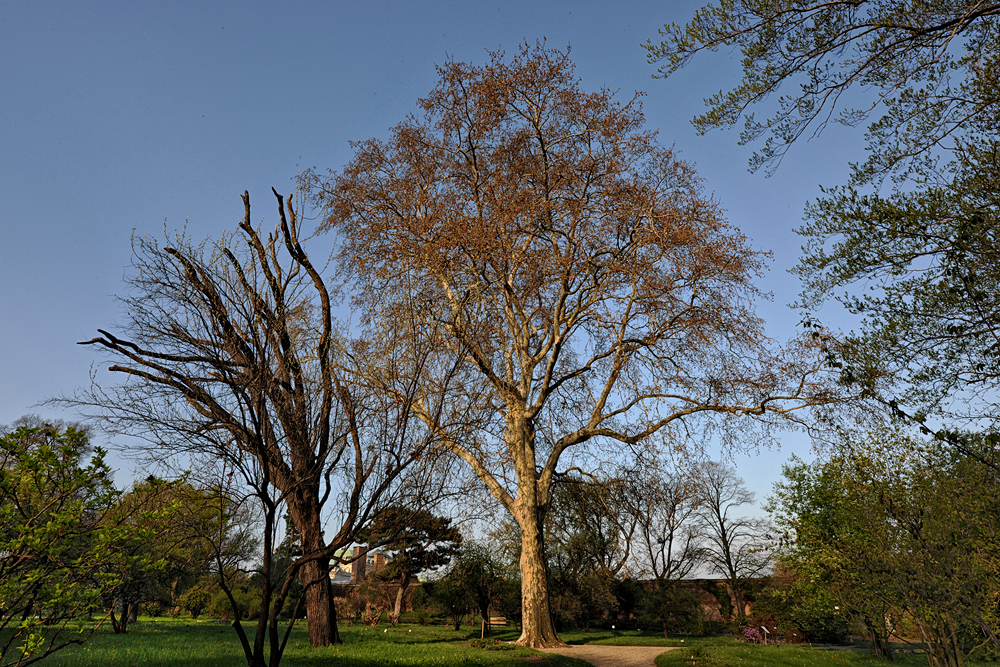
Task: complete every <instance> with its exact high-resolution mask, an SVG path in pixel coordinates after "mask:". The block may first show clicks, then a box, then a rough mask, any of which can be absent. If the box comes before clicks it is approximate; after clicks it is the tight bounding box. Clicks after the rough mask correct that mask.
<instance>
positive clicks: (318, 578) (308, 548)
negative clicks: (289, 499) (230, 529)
mask: <svg viewBox="0 0 1000 667" xmlns="http://www.w3.org/2000/svg"><path fill="white" fill-rule="evenodd" d="M318 508H319V503H318V502H315V503H313V504H310V503H308V502H303V507H301V508H295V507H294V506H289V510H290V513H291V514H292V520H293V521H294V522H295V524H296V525H295V528H296V530H298V531H299V538H300V539H301V540H302V553H303V555H308V554H310V553H314V552H315V551H318V550H320V549H322V548H323V547H324V544H323V529H322V525H321V523H320V516H319V511H318ZM296 509H298V510H299V511H295V510H296ZM299 581H301V582H302V588H303V593H302V594H303V596H304V597H305V608H306V619H307V625H308V627H309V645H310V646H330V645H331V644H340V643H341V640H340V633H339V632H338V630H337V610H336V607H335V606H334V602H333V591H332V590H331V588H330V561H329V560H328V559H325V558H321V559H319V560H313V561H309V562H307V563H305V564H304V565H303V566H302V567H301V568H300V569H299Z"/></svg>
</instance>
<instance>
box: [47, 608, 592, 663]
mask: <svg viewBox="0 0 1000 667" xmlns="http://www.w3.org/2000/svg"><path fill="white" fill-rule="evenodd" d="M340 630H341V635H342V637H343V639H344V644H343V645H342V646H332V647H328V648H319V649H314V648H311V647H310V646H309V644H308V640H307V638H306V634H305V625H304V624H302V625H301V626H296V629H295V631H294V632H293V635H292V639H290V640H289V642H288V649H287V650H286V651H285V657H284V659H283V660H282V662H281V664H282V666H283V667H370V666H373V665H399V666H400V667H403V666H405V667H432V666H436V667H440V666H442V665H462V666H464V667H515V666H516V667H521V666H523V665H524V664H525V658H528V657H531V656H538V655H539V653H538V652H537V651H532V650H530V649H524V648H520V647H508V646H506V645H505V646H503V647H502V648H503V650H488V649H482V648H475V647H473V646H472V645H471V644H470V642H471V641H472V640H473V639H474V638H476V637H478V632H472V631H470V630H466V629H463V630H461V631H459V632H456V631H455V630H453V629H451V628H450V627H445V626H441V625H437V626H425V625H415V624H414V625H408V624H401V625H399V626H397V627H395V628H390V627H388V626H387V625H381V626H379V627H378V628H375V629H372V628H367V627H359V626H353V627H350V626H344V625H341V628H340ZM494 636H495V637H497V638H500V639H504V640H511V639H516V638H517V632H516V631H514V630H507V631H505V632H501V633H497V634H495V635H494ZM546 660H547V661H548V662H546V663H545V664H546V665H547V666H548V667H585V666H586V665H587V663H584V662H581V661H579V660H573V659H570V658H562V657H560V656H546ZM39 664H41V665H44V666H45V667H134V666H139V667H238V666H240V665H244V664H246V663H245V660H244V658H243V652H242V650H241V649H240V646H239V641H238V640H237V638H236V633H235V632H234V631H233V629H232V628H231V627H230V626H229V625H228V624H226V623H219V622H215V621H211V620H205V621H192V620H180V619H177V620H174V619H164V618H158V619H140V622H139V623H136V624H134V625H130V626H129V632H128V634H127V635H119V636H115V635H114V634H113V633H112V632H111V631H110V629H107V630H105V629H102V630H100V631H98V633H97V634H95V635H94V637H92V638H91V640H90V641H88V642H87V643H86V644H84V645H83V646H82V647H76V646H73V647H69V648H66V649H64V650H62V651H59V652H58V653H56V654H54V655H52V656H50V657H49V658H48V659H47V660H45V661H43V662H41V663H39Z"/></svg>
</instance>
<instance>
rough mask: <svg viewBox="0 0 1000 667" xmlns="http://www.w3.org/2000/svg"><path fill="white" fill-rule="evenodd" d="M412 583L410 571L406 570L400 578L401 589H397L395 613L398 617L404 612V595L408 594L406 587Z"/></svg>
mask: <svg viewBox="0 0 1000 667" xmlns="http://www.w3.org/2000/svg"><path fill="white" fill-rule="evenodd" d="M409 585H410V573H409V572H404V573H403V576H401V577H400V578H399V589H397V590H396V605H395V607H393V612H392V613H393V614H395V616H396V618H399V617H400V615H402V613H403V596H404V595H405V594H406V588H407V587H408V586H409Z"/></svg>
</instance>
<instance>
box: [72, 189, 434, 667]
mask: <svg viewBox="0 0 1000 667" xmlns="http://www.w3.org/2000/svg"><path fill="white" fill-rule="evenodd" d="M274 194H275V197H277V202H278V214H279V223H278V225H277V226H276V228H275V230H274V231H273V232H272V233H270V234H268V235H267V236H266V237H265V236H262V235H261V233H260V231H259V230H258V229H255V228H254V227H253V226H252V225H251V223H250V198H249V195H248V194H246V193H244V195H243V202H244V209H245V213H244V217H243V221H242V222H241V223H240V233H239V234H236V235H234V236H227V237H224V238H223V239H222V240H220V241H219V242H217V243H215V244H214V245H212V246H210V247H209V248H207V249H206V248H205V247H203V245H195V244H193V243H191V242H190V241H189V240H188V239H186V238H184V237H183V236H178V237H177V238H176V239H174V241H175V242H174V244H173V245H171V246H160V245H158V244H157V243H156V242H154V241H152V240H150V239H147V238H141V239H138V240H137V241H136V244H135V259H134V265H135V272H134V274H133V276H132V277H131V280H130V286H131V292H130V294H129V295H128V296H126V297H124V299H123V303H124V305H125V310H126V312H127V317H128V321H127V324H126V325H125V327H124V333H123V334H121V337H119V336H118V335H115V334H112V333H110V332H108V331H103V330H100V333H101V335H100V336H99V337H97V338H94V339H93V340H90V341H87V342H86V343H84V344H86V345H97V346H100V347H103V348H104V349H105V350H106V351H107V352H108V354H109V356H110V357H111V358H112V359H113V360H114V364H113V365H111V366H110V368H109V370H110V371H112V372H115V373H121V374H123V375H124V376H126V378H127V381H126V382H124V383H122V384H120V385H117V386H113V387H108V386H104V387H101V386H98V385H97V384H96V383H95V384H94V385H93V387H92V388H91V390H90V392H89V393H87V394H84V395H81V396H78V397H77V399H76V401H75V402H76V403H77V405H82V406H84V407H90V408H92V410H91V411H92V412H95V413H96V416H98V417H100V418H101V419H102V420H103V422H104V424H105V425H106V426H107V427H108V428H109V429H111V430H113V431H118V432H123V433H128V434H129V435H132V436H137V437H140V438H142V439H144V441H145V442H144V444H142V445H141V446H140V449H141V450H142V451H143V453H144V454H145V455H147V456H149V457H151V458H152V459H154V460H156V461H158V462H160V463H168V464H169V463H178V464H179V465H181V466H184V465H190V463H188V462H187V458H188V457H208V458H209V459H214V460H216V461H219V462H221V463H222V464H223V465H225V466H227V467H228V469H229V473H230V474H236V475H237V479H239V477H240V476H241V475H242V477H243V478H244V482H245V484H246V485H247V496H252V497H254V498H256V499H257V500H258V501H259V502H260V503H262V505H263V507H264V515H265V518H266V517H268V516H270V520H271V521H272V522H273V520H274V516H271V515H270V514H269V513H273V511H274V509H275V507H277V506H278V505H281V504H284V505H286V506H287V512H288V514H289V515H290V517H291V519H292V521H293V523H294V525H295V528H296V529H297V531H298V533H299V535H300V537H301V541H302V549H303V556H302V558H301V559H300V562H299V563H298V564H297V565H296V569H297V570H298V575H299V577H300V579H301V581H302V584H303V586H304V587H305V594H304V597H305V607H306V613H307V615H308V623H309V639H310V643H311V644H312V645H314V646H318V645H326V644H331V643H338V642H339V641H340V640H339V636H338V633H337V625H336V611H335V607H334V604H333V598H332V595H331V590H330V584H329V560H330V558H331V557H332V556H333V555H334V553H335V552H336V551H337V550H338V549H341V548H343V547H346V546H348V545H349V544H350V543H351V542H352V541H353V540H354V537H355V535H356V533H357V531H358V530H359V529H360V528H361V527H363V526H364V525H365V523H367V522H368V521H369V520H370V519H371V518H373V517H374V516H375V515H377V513H378V512H379V511H380V510H381V508H383V507H385V506H387V505H388V504H390V503H392V502H394V501H399V500H400V498H399V492H400V480H401V479H402V478H403V476H404V474H406V473H407V472H408V471H409V470H411V469H412V468H414V467H415V466H416V465H417V464H418V463H419V464H420V465H424V464H426V463H427V462H428V461H429V458H427V457H423V455H424V453H425V450H426V448H427V446H428V445H429V444H430V443H431V441H432V439H433V434H432V433H431V432H430V431H429V430H428V429H426V428H425V427H423V426H422V423H421V422H419V421H416V420H414V419H413V418H412V415H411V411H410V407H409V403H410V401H409V400H408V396H409V395H410V394H411V393H412V387H410V388H408V387H406V386H403V385H400V384H399V383H394V382H395V381H394V379H395V378H400V377H402V378H408V379H410V380H411V381H415V380H416V379H419V378H421V377H422V372H423V371H422V364H423V363H424V361H425V358H426V357H421V356H420V353H419V348H418V347H416V346H413V345H411V346H408V347H406V349H405V352H396V351H394V349H393V348H392V347H389V346H384V347H383V348H382V352H383V354H382V355H380V356H374V355H371V354H357V353H356V350H352V349H351V344H350V343H349V342H347V341H346V340H344V339H343V337H342V336H338V334H337V332H336V330H335V328H334V327H335V323H334V320H333V313H332V306H331V297H330V293H329V290H328V288H327V285H326V283H325V282H324V278H323V276H322V274H321V272H320V271H319V269H317V268H316V267H315V266H314V265H313V264H312V262H311V261H310V260H309V257H308V255H307V253H306V251H305V250H304V248H303V246H302V244H301V242H300V236H299V234H300V222H299V220H298V218H297V217H296V213H295V210H294V209H293V208H292V205H291V201H290V200H289V202H288V204H287V206H286V205H285V204H284V201H283V198H282V197H281V196H280V195H278V193H277V192H275V193H274ZM435 361H436V362H438V363H440V361H441V360H440V357H437V358H435ZM351 363H358V364H361V366H362V368H361V369H360V370H359V369H354V371H356V372H351V371H349V370H346V369H345V366H347V365H349V364H351ZM362 375H363V376H366V377H379V378H382V381H383V382H384V383H386V384H387V385H389V386H392V388H393V393H392V394H391V395H387V394H385V393H380V392H377V391H372V390H371V387H369V386H365V385H363V384H360V383H358V382H356V381H355V380H356V378H358V377H360V376H362ZM414 386H415V385H414ZM421 389H422V390H423V393H422V395H421V398H422V400H423V402H422V404H421V409H422V411H423V412H422V414H425V415H426V414H436V412H437V409H438V408H437V407H436V406H435V404H434V403H433V396H432V395H431V394H430V393H428V392H427V386H426V383H424V384H423V385H421ZM422 459H423V460H422ZM327 526H332V527H333V529H332V530H329V531H325V530H324V528H325V527H327ZM272 529H273V523H272V525H271V526H268V527H267V529H266V530H265V541H266V540H267V539H268V534H269V532H271V530H272ZM266 552H267V548H265V553H266ZM272 613H276V611H274V610H272ZM262 629H263V628H260V630H262ZM263 636H264V633H263V632H258V634H257V638H256V640H255V641H256V642H257V643H258V644H260V642H262V641H263ZM244 645H245V648H246V647H247V643H246V640H245V638H244ZM259 648H260V647H259V646H258V647H257V648H255V649H254V651H253V654H254V655H255V656H260V655H262V653H261V651H260V650H258V649H259ZM248 650H249V649H248ZM279 657H280V656H279ZM248 659H250V654H249V653H248Z"/></svg>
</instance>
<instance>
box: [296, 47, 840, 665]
mask: <svg viewBox="0 0 1000 667" xmlns="http://www.w3.org/2000/svg"><path fill="white" fill-rule="evenodd" d="M439 74H440V78H439V82H438V84H437V86H436V87H435V88H434V89H433V90H432V91H431V93H430V94H429V95H428V96H427V97H426V98H424V99H422V100H420V101H419V106H420V109H421V111H422V115H420V116H411V117H409V118H407V119H405V120H404V121H403V122H402V123H400V124H399V125H398V126H397V127H395V128H394V129H393V130H392V131H391V133H390V135H389V136H388V138H387V139H386V140H384V141H381V140H376V139H372V140H368V141H363V142H360V143H358V144H356V145H355V154H354V157H353V159H352V160H351V162H350V163H349V164H348V165H347V166H346V167H344V168H343V169H342V170H341V171H338V172H333V173H330V174H329V175H322V174H313V176H312V183H311V187H312V191H313V194H314V196H315V199H316V201H317V202H318V203H319V204H321V205H322V206H323V207H324V210H325V216H326V221H325V225H326V227H327V228H328V229H329V230H331V231H333V232H335V233H336V235H337V238H338V239H339V242H340V250H339V259H340V263H341V266H342V267H343V268H344V269H345V270H346V271H349V272H350V276H351V278H352V280H353V281H354V282H353V286H354V290H355V291H354V295H355V306H356V307H357V308H358V309H359V310H361V311H363V312H364V313H365V322H366V323H367V325H368V327H369V335H368V338H369V339H372V340H383V339H385V338H387V336H386V335H385V334H382V333H379V332H380V331H381V330H383V329H384V328H393V327H396V326H397V325H396V324H395V323H396V322H398V321H400V320H403V321H406V322H414V323H418V324H417V325H416V326H415V331H417V332H419V334H420V335H421V336H423V337H424V338H425V339H427V340H433V341H435V344H437V345H439V346H440V349H441V350H442V351H443V352H446V353H448V354H457V355H459V356H460V357H461V359H462V360H463V362H464V369H463V372H464V374H465V375H464V380H463V384H462V387H461V392H454V393H453V396H452V398H451V400H450V401H449V406H450V410H451V412H449V413H448V414H444V413H439V414H437V415H435V414H432V413H431V412H430V411H426V410H423V404H422V403H420V402H419V401H417V402H415V403H414V409H415V410H416V411H417V412H418V413H419V414H421V417H422V419H423V420H424V422H425V423H426V424H427V425H428V426H429V427H430V429H431V430H432V431H433V432H434V433H435V434H436V435H437V437H438V438H439V439H440V441H441V442H442V443H443V444H444V445H445V446H446V447H447V448H448V449H449V450H450V451H451V452H453V453H454V455H455V456H457V457H459V458H460V459H462V460H463V461H464V462H465V463H466V464H467V465H468V466H469V467H470V468H471V470H472V471H473V472H474V473H475V474H476V476H478V478H479V480H481V482H482V483H483V484H484V485H485V486H486V487H487V488H488V489H489V491H490V492H491V493H492V494H493V495H494V496H495V497H496V499H497V500H498V501H499V502H500V504H502V505H503V507H504V508H506V510H507V511H508V512H510V514H511V516H513V518H514V519H515V520H516V522H517V525H518V526H519V528H520V533H521V540H522V548H521V556H520V558H521V561H520V566H521V580H522V589H523V596H522V598H523V619H524V626H523V633H522V635H521V638H520V640H519V641H520V643H522V644H525V645H529V646H535V647H541V646H553V645H557V644H560V643H561V642H560V640H559V638H558V636H557V635H556V632H555V629H554V627H553V625H552V620H551V615H550V610H549V596H548V590H547V586H546V572H545V568H546V566H545V545H544V539H543V535H544V530H543V527H544V521H545V515H546V511H547V509H548V507H549V503H550V501H551V489H552V483H553V479H554V478H555V477H556V476H557V475H559V474H560V473H563V472H565V468H566V467H568V466H572V465H581V466H582V465H585V464H586V463H587V462H588V461H590V462H592V461H595V460H597V459H599V458H602V457H619V456H623V455H628V454H630V453H641V452H646V453H649V454H651V455H652V454H655V452H656V450H657V449H660V448H663V447H670V446H684V444H685V443H686V442H688V440H687V439H688V437H689V436H690V435H691V434H693V433H694V432H696V431H697V430H699V427H700V426H701V425H702V422H703V421H704V420H705V418H708V417H709V416H711V415H715V416H722V417H731V418H742V417H747V418H750V419H747V420H746V423H748V424H750V423H762V422H767V421H769V420H771V419H773V418H776V417H777V418H779V419H780V418H782V417H784V416H788V415H791V414H793V412H792V411H793V410H795V409H798V408H802V407H803V406H806V405H810V404H817V403H823V402H825V401H827V400H828V399H829V395H828V394H826V393H825V392H824V390H823V389H822V388H821V387H820V385H819V383H818V382H817V377H818V375H817V374H818V373H821V371H822V366H823V361H822V359H821V358H820V357H819V356H817V355H816V354H814V353H813V351H812V350H810V349H809V347H808V345H792V346H789V347H788V348H786V349H785V351H784V352H781V353H772V352H771V351H770V350H771V349H772V345H771V342H770V341H769V340H768V339H767V337H766V335H765V333H764V329H763V325H762V322H761V320H760V319H759V318H758V317H757V316H756V315H755V314H754V311H753V304H754V301H755V300H756V299H757V298H759V296H760V294H759V293H758V291H757V289H756V288H755V287H754V285H753V282H752V281H753V279H754V278H755V277H756V276H757V274H758V273H760V271H761V270H762V264H763V262H764V259H765V257H764V255H763V254H762V253H760V252H756V251H754V250H753V249H752V248H751V247H750V245H749V244H748V242H747V240H746V239H745V238H744V237H743V235H742V234H740V233H739V231H738V230H737V229H735V228H734V227H732V226H731V225H729V224H728V223H727V222H726V220H725V219H724V218H723V216H722V213H721V212H720V210H719V207H718V206H717V204H716V203H715V202H713V201H712V200H711V198H710V197H709V196H707V195H706V194H705V193H704V192H703V190H702V187H701V183H700V181H699V179H698V178H697V176H696V175H695V173H694V170H693V169H692V167H691V166H690V165H689V164H688V163H686V162H684V161H682V160H680V159H678V158H677V156H676V155H675V153H674V151H672V150H670V149H667V148H664V147H662V146H660V145H659V144H658V142H657V139H656V136H655V133H653V132H650V131H648V130H646V129H644V127H643V124H644V119H643V114H642V111H641V107H640V104H639V100H638V99H637V98H633V99H629V100H626V101H618V100H617V99H615V96H614V95H613V94H612V93H611V92H610V91H607V90H600V91H597V92H586V91H584V90H583V89H582V87H581V85H580V82H579V81H578V79H577V78H576V77H575V75H574V68H573V64H572V62H571V60H570V58H569V56H568V54H567V53H563V52H560V51H556V50H551V49H548V48H546V47H545V46H544V45H539V46H536V47H531V46H529V45H525V46H524V47H522V48H521V49H520V50H519V52H518V53H516V54H515V55H514V56H513V57H511V58H507V57H506V56H505V55H504V54H502V53H496V54H493V56H492V58H491V60H490V62H489V63H487V64H486V65H484V66H475V65H471V64H466V63H460V62H453V61H451V62H447V63H446V64H445V65H443V66H442V67H440V69H439ZM473 407H475V408H477V409H479V410H485V412H484V413H481V414H483V416H484V420H483V421H482V423H481V425H480V429H479V431H478V434H477V435H476V436H475V437H465V436H461V435H459V434H457V433H454V432H453V428H454V425H455V424H462V423H463V422H462V419H461V416H462V414H464V411H465V410H466V408H473ZM445 417H446V418H447V420H446V419H445ZM754 420H757V421H756V422H755V421H754Z"/></svg>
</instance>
